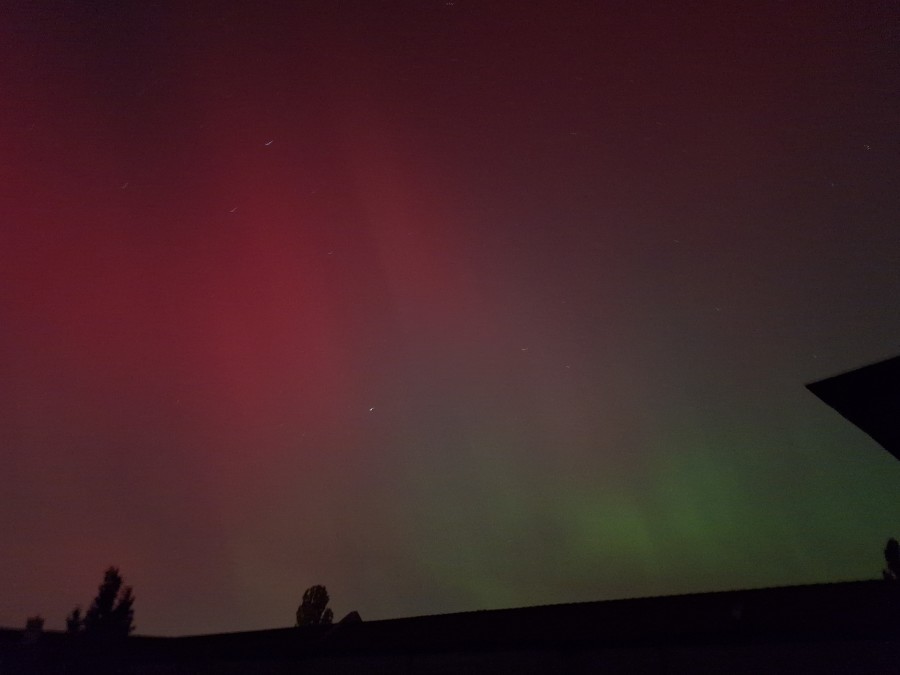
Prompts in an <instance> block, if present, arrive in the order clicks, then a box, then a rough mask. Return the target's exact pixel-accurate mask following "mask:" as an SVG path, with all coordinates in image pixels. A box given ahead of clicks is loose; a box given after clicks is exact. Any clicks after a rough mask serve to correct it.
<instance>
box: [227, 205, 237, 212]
mask: <svg viewBox="0 0 900 675" xmlns="http://www.w3.org/2000/svg"><path fill="white" fill-rule="evenodd" d="M235 211H237V207H236V206H235V207H234V208H233V209H231V211H229V212H228V213H234V212H235Z"/></svg>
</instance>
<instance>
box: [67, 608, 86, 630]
mask: <svg viewBox="0 0 900 675" xmlns="http://www.w3.org/2000/svg"><path fill="white" fill-rule="evenodd" d="M83 628H84V619H83V618H82V616H81V607H76V608H75V609H73V610H72V613H71V614H69V616H67V617H66V633H67V634H69V635H78V633H80V632H81V630H82V629H83Z"/></svg>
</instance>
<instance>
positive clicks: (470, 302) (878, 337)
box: [0, 0, 900, 634]
mask: <svg viewBox="0 0 900 675" xmlns="http://www.w3.org/2000/svg"><path fill="white" fill-rule="evenodd" d="M2 7H3V10H2V12H0V14H2V16H3V19H2V20H0V91H2V97H0V99H2V102H0V478H2V485H3V490H2V491H0V541H3V554H2V555H0V580H2V584H0V625H5V626H24V622H25V618H26V617H27V616H30V615H33V614H37V613H40V614H42V615H43V616H44V617H45V618H46V619H47V626H48V627H49V628H62V627H63V619H64V616H65V614H66V613H68V612H69V611H70V610H71V609H72V607H74V606H75V605H76V604H82V605H86V604H87V603H89V601H90V599H91V597H92V596H93V594H94V593H95V592H96V587H97V585H98V584H99V582H100V580H101V577H102V573H103V570H104V569H105V568H106V567H107V566H108V565H110V564H115V565H118V566H120V567H121V570H122V573H123V575H124V576H125V578H126V581H127V582H128V583H130V584H133V585H134V587H135V593H136V596H137V601H136V604H135V609H136V623H137V625H138V632H140V633H145V634H183V633H199V632H213V631H226V630H249V629H257V628H268V627H278V626H285V625H290V624H291V623H292V621H293V617H294V611H295V610H296V607H297V605H298V604H299V601H300V597H301V595H302V592H303V590H304V589H305V588H306V587H308V586H310V585H312V584H315V583H323V584H326V585H327V587H328V589H329V591H330V592H331V596H332V600H333V602H332V605H333V607H334V611H335V615H336V616H337V617H338V618H339V617H340V616H342V615H343V614H345V613H346V612H348V611H350V610H354V609H355V610H358V611H359V612H360V614H361V615H362V616H363V618H364V619H376V618H387V617H396V616H405V615H415V614H428V613H438V612H450V611H459V610H468V609H480V608H494V607H509V606H521V605H532V604H541V603H553V602H570V601H578V600H596V599H604V598H619V597H633V596H642V595H656V594H667V593H681V592H691V591H703V590H720V589H733V588H744V587H757V586H771V585H781V584H798V583H814V582H827V581H838V580H846V579H860V578H872V577H876V576H878V574H879V570H880V567H881V565H882V560H881V549H882V547H883V545H884V541H885V540H886V539H887V538H888V537H889V536H898V535H900V502H898V500H897V498H896V496H897V494H898V490H900V465H898V463H897V462H896V460H894V459H893V458H892V457H891V456H890V455H888V454H887V453H886V452H884V451H883V450H881V449H880V448H879V447H878V446H877V445H876V444H875V443H874V442H873V441H871V439H869V438H868V437H867V436H865V435H864V434H863V433H862V432H860V431H859V430H857V429H855V428H853V427H852V425H849V424H848V423H847V422H845V421H844V420H842V419H841V418H840V416H839V415H837V414H836V413H835V412H834V411H832V410H830V409H829V408H828V407H827V406H825V405H824V404H822V403H821V402H820V401H818V400H817V399H816V398H815V397H814V396H812V395H811V394H810V393H809V392H807V391H806V390H805V389H804V386H803V385H804V384H805V383H807V382H810V381H813V380H817V379H820V378H823V377H826V376H829V375H833V374H835V373H838V372H841V371H844V370H848V369H850V368H854V367H857V366H860V365H863V364H865V363H869V362H872V361H876V360H879V359H882V358H886V357H889V356H893V355H895V354H896V353H898V351H900V311H898V298H900V228H898V226H897V223H898V215H900V189H898V178H900V165H898V157H900V134H898V129H900V115H898V112H900V107H898V102H900V100H898V84H900V66H898V60H897V54H898V53H900V49H898V47H900V45H898V36H900V16H898V10H897V8H896V7H895V6H894V5H893V4H892V3H886V2H864V3H852V6H850V5H848V3H838V2H817V3H812V2H809V3H806V2H791V3H786V2H785V3H782V2H762V3H754V4H753V5H752V7H751V6H749V5H748V6H745V7H735V6H732V5H730V4H727V3H726V4H722V5H721V6H717V5H716V4H714V3H692V2H686V3H676V4H675V5H672V4H667V3H653V2H627V3H625V2H622V3H619V2H610V3H590V2H569V1H563V2H554V3H527V2H509V1H506V0H498V1H495V2H468V1H466V0H457V1H454V2H444V1H437V2H431V1H426V0H416V1H412V0H397V1H396V2H356V1H348V2H332V1H330V0H329V1H328V2H325V1H318V0H311V1H309V2H283V3H282V2H274V3H249V2H248V3H239V2H216V3H168V2H146V3H113V2H84V3H69V2H8V3H3V5H2Z"/></svg>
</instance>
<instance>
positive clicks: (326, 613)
mask: <svg viewBox="0 0 900 675" xmlns="http://www.w3.org/2000/svg"><path fill="white" fill-rule="evenodd" d="M328 600H329V598H328V591H327V590H326V589H325V587H324V586H319V585H316V586H310V587H309V588H307V589H306V591H304V593H303V601H302V602H301V603H300V606H299V607H298V608H297V625H298V626H328V625H330V624H331V622H332V620H333V618H334V615H333V614H332V611H331V609H329V608H328Z"/></svg>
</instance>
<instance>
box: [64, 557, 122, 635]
mask: <svg viewBox="0 0 900 675" xmlns="http://www.w3.org/2000/svg"><path fill="white" fill-rule="evenodd" d="M78 619H79V610H78V609H77V608H76V609H75V610H73V612H72V614H71V615H69V619H67V620H66V626H67V628H68V627H69V625H70V623H69V621H70V620H71V621H72V624H71V625H72V626H73V628H74V630H73V631H72V632H78V631H77V625H78ZM133 621H134V595H133V594H132V592H131V587H130V586H126V587H125V588H122V576H121V575H120V574H119V568H117V567H110V568H109V569H108V570H106V573H105V574H104V575H103V583H102V584H100V588H99V589H98V591H97V597H96V598H94V602H93V603H91V607H90V609H88V611H87V614H85V616H84V621H83V625H84V634H85V636H87V637H91V638H99V639H101V640H110V639H118V638H125V637H128V634H129V633H131V631H133V630H134V623H133Z"/></svg>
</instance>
